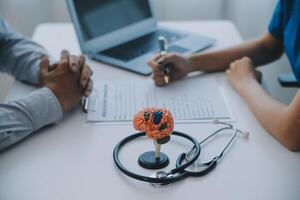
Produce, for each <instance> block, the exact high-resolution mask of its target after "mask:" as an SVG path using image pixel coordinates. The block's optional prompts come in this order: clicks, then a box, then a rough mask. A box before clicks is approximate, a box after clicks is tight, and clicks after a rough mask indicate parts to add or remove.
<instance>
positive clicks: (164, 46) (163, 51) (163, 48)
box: [158, 36, 170, 84]
mask: <svg viewBox="0 0 300 200" xmlns="http://www.w3.org/2000/svg"><path fill="white" fill-rule="evenodd" d="M158 42H159V48H160V57H161V58H162V57H164V56H166V55H168V41H167V39H166V38H165V37H164V36H159V37H158ZM163 70H164V79H165V82H166V84H169V82H170V68H168V67H167V66H163Z"/></svg>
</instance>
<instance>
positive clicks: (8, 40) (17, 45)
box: [0, 18, 63, 152]
mask: <svg viewBox="0 0 300 200" xmlns="http://www.w3.org/2000/svg"><path fill="white" fill-rule="evenodd" d="M46 54H47V52H46V51H45V49H44V48H42V47H41V46H40V45H38V44H36V43H35V42H33V41H31V40H29V39H26V38H24V37H23V36H21V35H19V34H17V33H15V32H13V31H12V30H11V29H10V28H9V27H8V26H7V24H6V23H5V21H4V20H3V19H1V18H0V71H2V72H5V73H8V74H11V75H13V76H14V77H15V78H16V79H17V80H20V81H23V82H26V83H29V84H33V85H37V84H38V83H39V68H40V67H39V64H40V61H41V57H42V55H46ZM0 88H1V86H0ZM62 116H63V112H62V109H61V106H60V104H59V102H58V100H57V99H56V97H55V95H54V94H53V93H52V91H51V90H50V89H48V88H41V89H38V90H36V91H35V92H33V93H31V94H29V95H27V96H26V97H24V98H22V99H17V100H12V101H9V102H8V103H7V104H0V152H1V151H2V150H4V149H5V148H7V147H9V146H11V145H13V144H15V143H17V142H19V141H20V140H21V139H23V138H25V137H26V136H28V135H30V134H31V133H33V132H34V131H36V130H38V129H40V128H42V127H43V126H45V125H49V124H53V123H56V122H58V121H59V120H60V119H61V118H62Z"/></svg>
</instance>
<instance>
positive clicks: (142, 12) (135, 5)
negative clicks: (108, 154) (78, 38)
mask: <svg viewBox="0 0 300 200" xmlns="http://www.w3.org/2000/svg"><path fill="white" fill-rule="evenodd" d="M74 4H75V9H76V13H77V15H78V20H79V23H80V26H81V30H82V32H83V39H84V40H85V41H86V40H90V39H93V38H96V37H99V36H102V35H104V34H107V33H110V32H113V31H115V30H118V29H121V28H124V27H126V26H128V25H131V24H134V23H136V22H139V21H141V20H144V19H147V18H150V17H152V14H151V9H150V5H149V2H148V0H75V1H74Z"/></svg>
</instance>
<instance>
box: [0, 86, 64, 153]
mask: <svg viewBox="0 0 300 200" xmlns="http://www.w3.org/2000/svg"><path fill="white" fill-rule="evenodd" d="M62 116H63V112H62V109H61V106H60V104H59V102H58V100H57V98H56V97H55V95H54V94H53V93H52V91H51V90H50V89H48V88H46V87H45V88H42V89H39V90H37V91H35V92H33V93H31V94H29V95H28V96H26V97H24V98H22V99H20V100H14V101H10V102H8V104H0V119H1V120H0V151H2V150H4V149H5V148H7V147H9V146H11V145H13V144H15V143H17V142H18V141H20V140H21V139H23V138H24V137H26V136H28V135H30V134H31V133H32V132H34V131H36V130H38V129H40V128H42V127H43V126H45V125H48V124H53V123H56V122H58V121H59V120H61V119H62Z"/></svg>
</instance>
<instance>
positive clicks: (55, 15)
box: [0, 0, 296, 103]
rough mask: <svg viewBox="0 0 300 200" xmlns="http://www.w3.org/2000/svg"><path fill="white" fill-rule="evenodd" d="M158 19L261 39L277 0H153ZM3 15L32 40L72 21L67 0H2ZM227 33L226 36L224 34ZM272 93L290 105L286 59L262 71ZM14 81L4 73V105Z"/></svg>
mask: <svg viewBox="0 0 300 200" xmlns="http://www.w3.org/2000/svg"><path fill="white" fill-rule="evenodd" d="M152 1H153V4H154V12H155V15H156V17H157V19H158V20H161V21H166V20H222V19H225V20H231V21H232V22H233V23H234V24H235V25H236V27H237V29H238V30H239V32H240V33H241V36H242V38H243V39H244V40H249V39H253V38H257V37H260V36H261V35H262V34H264V33H265V32H266V31H267V27H268V23H269V21H270V18H271V16H272V13H273V10H274V8H275V5H276V3H277V0H263V1H262V0H184V1H183V0H163V1H162V0H152ZM0 15H1V16H2V17H4V18H6V20H7V21H8V22H9V23H10V25H11V26H12V27H13V29H15V30H16V31H18V32H21V33H22V34H24V35H25V36H27V37H31V35H32V33H33V32H34V29H35V27H36V26H37V25H38V24H40V23H44V22H69V21H70V19H69V15H68V12H67V8H66V3H65V0H26V1H24V0H0ZM224 34H226V33H224ZM261 71H263V74H264V80H265V82H266V83H267V84H268V87H269V91H270V93H271V94H272V95H273V96H274V97H275V98H277V99H279V100H281V101H283V102H285V103H289V102H290V100H291V99H292V97H293V95H294V94H295V91H296V90H295V89H286V88H282V87H280V86H279V84H278V83H277V75H278V74H279V73H282V72H290V67H289V63H288V60H287V58H286V57H283V58H282V59H280V60H279V61H277V62H276V63H272V64H270V65H267V66H264V67H263V68H261ZM12 81H13V79H12V78H11V77H9V76H8V75H3V74H0V102H1V101H3V99H4V97H5V95H6V94H7V91H8V90H9V88H10V86H11V84H12Z"/></svg>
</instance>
